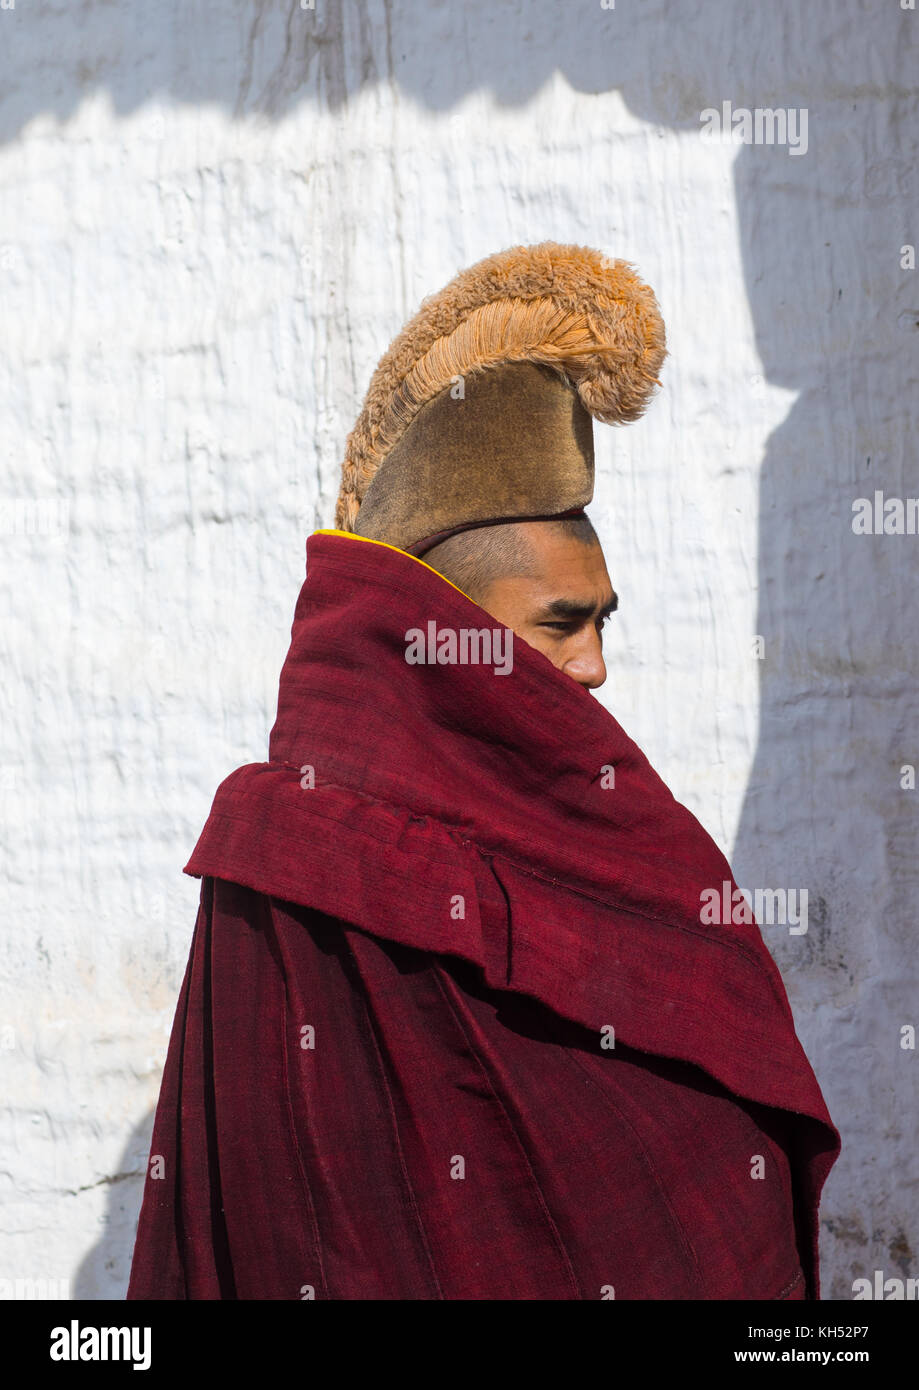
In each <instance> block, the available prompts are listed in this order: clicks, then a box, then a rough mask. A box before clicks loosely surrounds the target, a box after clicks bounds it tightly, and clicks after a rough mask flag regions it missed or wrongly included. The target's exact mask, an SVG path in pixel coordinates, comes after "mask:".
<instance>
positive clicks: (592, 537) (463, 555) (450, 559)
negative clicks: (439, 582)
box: [422, 514, 599, 602]
mask: <svg viewBox="0 0 919 1390" xmlns="http://www.w3.org/2000/svg"><path fill="white" fill-rule="evenodd" d="M539 524H540V525H541V526H557V527H558V528H559V529H560V530H561V531H562V532H563V534H565V535H568V536H571V537H573V538H574V539H576V540H579V541H580V542H581V543H582V544H583V545H595V544H599V538H598V536H597V533H596V531H595V530H594V528H593V524H592V522H591V520H590V517H588V516H587V515H586V514H584V515H580V516H566V517H558V518H555V519H553V520H550V521H541V522H540V523H539ZM422 558H423V560H424V562H425V564H426V565H430V566H431V568H432V569H435V570H437V572H438V574H442V575H443V577H444V579H449V581H450V583H451V584H455V585H456V587H457V588H458V589H462V591H463V593H464V594H467V595H468V596H469V598H471V599H472V600H473V602H478V601H479V599H480V598H482V597H483V596H484V595H485V594H486V593H487V592H488V590H489V588H490V587H491V585H492V584H493V583H494V581H495V580H496V579H504V578H507V577H509V576H511V575H518V574H532V573H533V572H534V568H533V561H534V556H533V550H532V547H531V545H530V543H529V540H528V539H527V532H526V527H525V526H524V525H522V524H521V523H519V522H516V521H508V522H502V523H501V524H500V525H498V526H477V527H475V528H474V529H471V530H469V531H460V532H459V533H458V534H457V535H455V536H449V537H448V538H447V539H446V540H445V541H441V542H440V544H439V545H435V546H433V547H432V549H431V550H429V551H428V552H427V554H425V555H424V556H422Z"/></svg>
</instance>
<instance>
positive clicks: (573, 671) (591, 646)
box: [562, 632, 606, 690]
mask: <svg viewBox="0 0 919 1390" xmlns="http://www.w3.org/2000/svg"><path fill="white" fill-rule="evenodd" d="M562 670H563V671H564V672H565V674H566V676H570V677H571V679H572V680H575V681H577V683H578V685H584V686H586V687H587V689H588V690H596V689H597V688H598V687H599V686H601V685H602V684H603V682H604V681H605V680H606V662H605V661H604V660H603V647H602V645H601V642H600V635H599V633H597V632H589V633H586V634H585V636H584V639H583V641H582V642H581V644H580V645H579V647H578V650H577V651H576V652H575V653H574V655H573V656H570V657H569V658H568V660H567V661H566V662H565V664H564V665H563V667H562Z"/></svg>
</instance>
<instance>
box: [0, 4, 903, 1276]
mask: <svg viewBox="0 0 919 1390" xmlns="http://www.w3.org/2000/svg"><path fill="white" fill-rule="evenodd" d="M917 25H919V16H917V15H916V14H915V13H912V12H909V11H904V10H902V9H900V8H898V5H897V2H896V0H836V3H835V4H834V5H833V6H832V7H826V8H825V9H824V7H817V6H803V5H801V4H800V3H798V0H770V4H768V5H760V4H740V5H725V4H724V3H723V0H695V2H694V3H687V0H679V3H677V0H647V2H646V3H642V0H618V3H617V4H616V5H615V7H614V8H613V9H604V8H603V7H602V6H601V4H600V3H599V0H591V2H590V3H588V2H587V0H572V2H571V3H567V4H565V5H559V4H557V3H555V0H532V3H528V4H518V3H503V4H502V3H499V4H497V5H495V4H493V3H491V0H469V3H466V4H463V5H451V6H444V7H431V6H429V5H427V4H425V3H423V2H422V0H402V3H400V4H398V5H393V4H390V3H388V0H387V3H370V4H366V5H365V4H361V5H356V4H353V3H343V0H316V8H315V9H314V10H309V9H305V10H304V9H301V8H300V7H299V5H298V4H297V3H296V0H287V3H284V4H282V3H279V2H277V0H274V2H272V3H260V4H252V3H250V2H248V0H247V3H241V0H236V2H235V3H232V4H224V5H217V4H216V3H212V4H207V5H205V4H201V3H193V4H189V3H187V0H183V3H179V0H164V3H162V4H159V5H156V6H143V7H138V6H136V5H129V4H128V3H126V0H116V3H107V4H103V3H89V0H83V3H80V4H71V5H64V4H61V3H58V4H56V5H55V4H44V5H43V6H42V7H41V9H40V10H39V9H38V8H37V7H35V6H34V5H30V4H27V3H26V2H25V0H18V3H17V4H16V5H15V8H13V9H3V10H2V11H0V79H2V80H0V324H2V330H0V382H2V386H3V389H2V394H0V422H2V429H0V468H2V478H0V495H2V501H3V503H4V504H5V506H4V507H3V509H2V511H0V529H2V530H3V536H2V556H3V561H2V567H0V612H2V618H3V628H2V633H3V636H2V652H3V657H4V680H3V686H2V704H3V718H2V721H0V739H2V744H0V806H2V820H0V837H2V850H3V861H4V863H3V888H2V898H0V908H2V915H3V926H4V931H3V938H2V956H0V1030H2V1031H0V1068H2V1073H3V1082H4V1085H3V1094H4V1098H5V1099H4V1105H3V1109H2V1120H0V1277H2V1278H8V1279H16V1278H33V1279H69V1280H70V1287H71V1293H72V1295H73V1296H77V1297H89V1298H95V1297H120V1296H121V1295H122V1294H123V1292H124V1289H125V1287H126V1283H127V1274H128V1269H129V1262H130V1253H131V1246H132V1241H133V1231H134V1224H135V1221H136V1217H137V1211H138V1208H139V1202H140V1195H141V1186H142V1177H141V1174H142V1171H143V1166H144V1161H145V1155H146V1149H147V1141H148V1136H149V1129H150V1124H151V1122H152V1109H153V1106H154V1104H155V1101H156V1097H157V1093H158V1087H159V1079H160V1073H161V1067H162V1062H163V1058H164V1053H165V1045H166V1040H167V1037H168V1032H169V1028H170V1026H171V1022H172V1014H173V1010H174V1007H175V1002H176V996H177V993H178V989H179V985H180V982H181V976H182V972H183V970H184V965H185V960H186V957H187V953H188V947H189V943H190V938H191V931H192V926H193V923H194V916H195V910H196V903H197V894H198V886H199V885H198V883H197V881H195V880H192V879H189V878H187V877H184V876H183V875H182V873H181V868H182V865H183V864H184V863H185V862H186V860H187V858H188V856H189V854H190V851H191V849H192V847H193V845H194V842H195V840H196V838H197V835H198V833H199V831H200V829H201V827H202V825H203V822H204V819H205V817H206V815H207V812H208V809H209V806H210V802H211V798H212V796H213V793H214V790H215V789H216V786H217V784H218V783H219V782H220V781H221V780H222V779H223V777H224V776H226V775H227V773H228V772H230V771H231V770H232V769H233V768H234V767H236V766H238V765H239V764H241V763H244V762H251V761H258V760H261V759H263V758H264V757H265V755H266V748H267V735H268V730H269V728H270V726H271V724H272V722H273V718H274V702H275V698H276V692H277V677H278V672H279V669H280V665H281V662H282V660H283V657H284V654H285V652H286V648H287V643H288V638H289V630H290V623H291V620H292V616H293V606H294V602H295V599H296V595H297V591H298V589H299V585H300V583H301V580H302V576H303V568H304V541H305V537H306V535H307V534H308V533H309V532H310V531H311V530H313V529H315V527H317V526H320V525H331V524H332V512H333V506H334V499H335V496H336V493H337V487H338V468H339V464H340V458H341V453H342V447H343V443H344V439H345V435H346V433H347V431H348V430H349V429H350V427H351V425H352V423H353V420H354V418H355V416H356V413H357V411H358V409H359V406H360V403H361V399H362V396H363V392H364V390H365V388H366V384H367V381H368V378H369V375H370V372H371V371H372V369H373V367H374V365H375V363H376V361H377V359H378V357H379V356H380V354H381V353H382V351H383V350H384V349H385V347H386V346H387V344H388V342H389V340H390V338H391V337H392V335H393V334H394V333H395V332H396V331H397V330H398V328H399V327H400V326H401V324H402V322H403V321H404V319H405V317H406V316H407V315H408V314H409V313H410V312H412V311H413V310H414V309H415V308H416V307H417V304H418V302H419V300H420V298H421V297H422V295H424V294H427V293H429V292H430V291H432V290H435V289H437V288H439V287H440V286H441V285H442V284H443V283H444V282H445V281H446V280H447V279H448V278H449V277H450V276H452V275H453V274H454V273H455V272H456V271H457V270H458V269H460V268H461V267H463V266H465V265H467V264H469V263H471V262H472V261H474V260H477V259H478V258H479V257H481V256H483V255H486V254H488V253H490V252H492V251H496V250H499V249H501V248H503V247H506V246H509V245H513V244H516V243H519V242H536V241H541V240H544V239H554V240H560V241H572V242H579V243H585V244H589V245H594V246H597V247H599V248H601V249H603V250H604V251H606V252H607V253H608V254H610V255H613V256H623V257H625V258H626V259H629V260H632V261H633V262H634V263H635V265H636V267H637V269H638V271H639V273H640V274H641V275H642V276H643V277H644V278H646V279H647V280H648V281H649V282H650V283H651V284H652V285H653V286H654V288H655V290H656V291H657V293H658V296H659V299H660V302H661V305H662V308H663V311H664V315H665V318H666V321H667V325H668V332H669V346H670V351H671V357H670V359H669V361H668V362H667V364H666V365H665V368H664V375H663V382H664V389H663V391H662V393H661V394H660V396H659V397H658V399H657V401H656V403H655V404H654V406H653V407H652V408H651V410H650V412H649V414H648V415H647V417H646V418H645V420H644V421H642V422H641V423H640V424H638V425H635V426H632V427H629V428H626V429H623V430H612V429H607V428H605V427H597V430H596V434H597V443H598V461H599V473H600V479H599V484H598V490H597V498H596V504H595V507H594V516H595V519H596V520H597V521H598V523H599V524H600V526H601V530H602V537H603V540H604V543H605V546H606V549H607V556H608V561H609V567H610V572H611V575H612V578H613V583H614V585H615V587H616V588H617V590H618V591H619V593H620V596H621V610H620V615H619V617H618V618H617V619H616V620H615V624H614V627H613V630H612V633H611V636H610V639H609V645H608V656H609V667H610V676H609V680H608V683H607V685H606V687H605V688H604V691H603V692H602V698H603V699H604V700H605V702H606V703H607V705H608V707H609V709H610V710H611V711H612V712H613V713H614V714H615V715H616V717H617V718H618V719H619V721H620V723H622V724H623V726H624V727H625V728H626V729H627V731H628V732H630V733H631V734H632V736H633V737H635V738H636V740H637V741H638V743H639V744H640V745H641V746H642V747H643V748H644V750H645V751H646V752H647V754H648V756H649V757H650V759H651V761H652V763H653V764H654V765H655V766H656V767H657V769H658V770H659V771H660V773H661V774H662V776H663V777H664V778H665V780H666V781H667V782H668V783H669V785H670V786H671V787H672V788H673V790H674V792H675V793H676V795H677V796H678V797H680V798H681V799H683V800H684V801H685V802H686V803H687V804H688V805H689V806H690V807H691V808H692V809H693V810H694V811H695V812H696V814H697V815H699V816H700V818H701V819H702V821H703V822H704V823H705V824H706V825H707V826H708V828H709V829H710V830H711V831H712V833H713V834H714V836H715V838H716V839H717V840H718V841H719V843H720V844H721V845H722V847H723V848H724V849H725V850H726V851H727V852H728V853H729V855H730V856H731V857H732V862H733V864H734V866H735V871H736V874H737V877H738V880H739V881H740V882H741V883H742V884H744V885H749V886H750V887H756V886H771V887H775V886H785V887H794V888H798V889H801V888H807V889H808V891H809V894H810V926H809V931H808V933H807V934H806V935H805V936H792V935H791V934H790V933H789V932H788V930H787V928H783V927H779V926H771V927H764V935H765V937H766V940H767V942H768V944H769V946H770V948H771V949H772V950H773V953H774V955H775V957H776V959H777V961H778V963H779V965H780V968H781V969H782V972H783V975H784V978H785V982H786V986H787V988H788V991H789V995H790V998H791V1001H792V1006H793V1008H794V1011H795V1016H796V1020H797V1025H798V1031H799V1034H800V1036H801V1038H802V1041H803V1042H804V1045H805V1048H806V1050H807V1051H808V1054H809V1056H810V1057H811V1059H812V1062H813V1065H814V1067H815V1070H816V1071H817V1075H818V1077H819V1079H820V1082H821V1084H822V1086H823V1088H824V1093H825V1095H826V1098H827V1103H828V1105H829V1108H830V1112H831V1114H832V1115H833V1118H834V1120H835V1121H836V1123H837V1124H838V1125H839V1127H840V1128H841V1129H842V1131H843V1139H844V1150H843V1156H842V1158H841V1159H840V1161H839V1163H838V1164H837V1166H836V1169H835V1170H834V1172H833V1174H832V1176H831V1178H830V1180H829V1183H828V1185H827V1188H826V1191H825V1197H824V1203H823V1211H822V1215H823V1256H824V1258H823V1279H824V1294H825V1296H826V1297H829V1298H848V1297H851V1293H852V1280H853V1279H854V1278H855V1277H857V1276H859V1275H862V1274H865V1273H868V1274H869V1275H870V1273H871V1271H872V1270H874V1269H875V1268H881V1269H883V1270H884V1271H885V1272H886V1274H887V1275H888V1276H891V1275H899V1276H901V1277H906V1276H910V1277H916V1276H917V1275H919V1268H917V1265H916V1258H915V1255H914V1253H913V1252H914V1249H915V1247H916V1241H917V1238H919V1231H917V1224H919V1219H917V1207H919V1202H917V1199H916V1184H917V1181H919V1154H917V1145H916V1139H915V1135H916V1070H915V1069H916V1066H917V1061H916V1053H915V1052H914V1051H908V1050H904V1049H902V1048H901V1047H900V1029H901V1027H902V1026H903V1025H905V1024H910V1023H912V1024H919V1015H917V1003H916V999H917V993H916V984H917V981H916V964H915V957H916V953H915V949H914V947H913V945H912V943H913V939H914V936H915V909H916V903H917V895H916V886H917V872H919V871H917V862H919V859H917V855H916V848H915V836H916V825H917V805H919V791H907V790H901V788H900V785H899V768H900V767H901V765H902V764H908V763H912V764H916V763H919V730H917V718H916V716H917V712H919V711H917V704H919V700H917V694H916V689H917V683H916V674H917V637H916V626H915V620H914V619H911V610H912V611H914V609H915V592H916V580H917V572H919V561H917V552H919V538H917V537H909V536H887V537H884V536H881V537H874V536H854V535H853V533H852V529H851V503H852V500H853V498H855V497H858V496H862V495H866V494H869V493H870V492H872V491H873V489H874V488H875V487H880V488H882V489H883V490H884V491H885V493H886V494H888V495H896V496H900V497H905V496H908V495H909V494H910V492H911V493H912V495H916V494H917V492H919V480H917V470H916V458H915V439H916V437H917V419H916V416H917V399H919V393H917V389H916V386H917V344H919V336H917V332H916V323H917V321H919V275H917V273H916V272H914V271H909V270H904V269H901V266H900V247H901V245H903V244H904V243H910V242H914V243H915V242H917V241H919V221H917V213H919V198H917V183H919V175H917V166H916V161H915V157H914V156H915V137H916V131H917V129H919V119H917V104H919V103H917V97H916V91H915V86H913V87H912V89H911V88H910V80H911V74H914V73H915V71H916V67H915V62H916V49H917ZM724 100H731V101H732V102H733V104H734V106H735V107H738V106H747V107H751V108H752V107H756V106H760V107H777V106H782V107H792V108H801V107H806V108H807V110H808V150H807V153H806V154H803V155H800V156H794V155H792V154H791V153H790V151H789V150H788V149H787V148H780V147H765V146H755V145H750V146H735V145H731V144H730V143H724V144H716V145H712V144H705V143H703V141H702V139H701V138H700V112H701V111H702V110H703V109H704V108H706V107H710V106H716V107H720V105H721V103H722V101H724ZM868 460H870V463H869V462H868ZM36 501H37V502H47V504H48V506H47V508H46V511H45V514H44V516H42V517H41V518H40V519H38V520H36V516H35V513H34V509H32V504H33V503H35V502H36ZM756 634H759V635H761V636H762V637H763V640H764V650H765V658H764V659H763V660H757V659H755V658H754V657H753V656H752V655H751V650H752V639H753V637H754V635H756ZM704 1161H705V1157H704V1154H700V1162H704Z"/></svg>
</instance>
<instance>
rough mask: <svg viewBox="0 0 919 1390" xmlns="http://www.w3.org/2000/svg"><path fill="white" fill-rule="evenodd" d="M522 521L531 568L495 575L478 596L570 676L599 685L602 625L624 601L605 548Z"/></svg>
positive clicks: (592, 687)
mask: <svg viewBox="0 0 919 1390" xmlns="http://www.w3.org/2000/svg"><path fill="white" fill-rule="evenodd" d="M518 524H519V525H520V527H521V529H522V530H525V531H526V533H527V534H526V539H527V541H528V543H529V546H530V549H531V551H532V554H533V561H532V564H531V565H530V567H529V568H530V570H531V573H529V574H525V575H523V574H521V575H513V576H510V577H505V578H500V579H495V580H493V581H492V583H491V585H490V586H489V588H488V589H487V590H486V591H485V592H484V594H483V595H481V596H479V597H478V598H477V600H476V601H477V603H478V604H479V605H480V607H482V608H484V609H485V611H486V612H488V613H490V614H491V615H492V617H494V618H497V619H498V621H499V622H502V623H504V624H505V626H507V627H509V628H512V629H513V631H514V632H516V633H517V635H518V636H519V637H522V638H523V639H524V641H525V642H529V644H530V646H531V647H535V648H536V650H537V651H540V652H542V653H543V654H544V655H545V656H547V657H548V658H549V660H550V661H551V662H552V664H553V666H557V667H558V669H559V670H560V671H564V672H565V674H566V676H570V677H571V679H572V680H575V681H577V682H578V684H579V685H583V686H586V687H587V689H588V690H596V689H597V687H598V686H601V685H602V684H603V682H604V681H605V680H606V665H605V663H604V661H603V648H602V642H601V636H600V634H601V630H602V628H603V624H604V623H605V622H606V619H607V618H608V617H609V615H610V613H612V612H614V611H615V609H616V607H617V604H618V601H619V600H618V598H617V596H616V594H615V593H614V592H613V588H612V585H611V584H610V579H609V574H608V573H607V570H606V561H605V560H604V558H603V551H602V549H601V548H600V545H599V543H598V542H596V541H593V542H591V543H590V544H586V545H585V543H584V542H583V541H580V540H578V539H577V537H575V536H571V535H566V534H565V533H564V532H563V531H561V530H560V529H559V528H556V527H555V526H547V525H544V524H542V523H540V522H538V521H528V522H521V523H518Z"/></svg>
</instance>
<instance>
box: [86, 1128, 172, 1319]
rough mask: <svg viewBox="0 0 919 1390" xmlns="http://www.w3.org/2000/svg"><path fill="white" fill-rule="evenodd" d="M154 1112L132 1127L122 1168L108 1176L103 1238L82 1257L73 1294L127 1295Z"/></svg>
mask: <svg viewBox="0 0 919 1390" xmlns="http://www.w3.org/2000/svg"><path fill="white" fill-rule="evenodd" d="M154 1113H155V1110H150V1111H149V1113H148V1114H147V1115H146V1116H145V1117H144V1119H143V1120H141V1122H140V1124H138V1125H136V1126H135V1127H134V1129H133V1130H132V1131H131V1137H130V1138H129V1140H128V1142H127V1144H126V1145H125V1148H124V1151H123V1153H122V1155H121V1162H120V1163H119V1165H118V1171H117V1172H116V1173H115V1175H114V1176H113V1177H111V1178H109V1179H108V1189H109V1190H108V1199H107V1201H106V1204H105V1211H104V1212H103V1213H102V1216H101V1218H100V1223H99V1224H100V1234H99V1239H98V1240H97V1241H96V1243H95V1245H93V1246H92V1248H91V1249H90V1250H88V1251H87V1253H86V1254H85V1255H84V1257H83V1259H82V1260H81V1261H80V1264H79V1266H78V1268H77V1272H76V1274H75V1275H74V1277H73V1279H72V1281H71V1297H72V1298H75V1299H80V1298H88V1299H123V1298H124V1296H125V1294H126V1293H127V1291H128V1279H129V1278H130V1274H131V1257H132V1255H133V1253H134V1237H135V1235H136V1233H137V1218H138V1217H139V1216H140V1204H141V1202H142V1200H143V1195H144V1178H145V1176H146V1172H147V1155H148V1154H149V1152H150V1140H151V1138H152V1135H153V1116H154Z"/></svg>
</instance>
